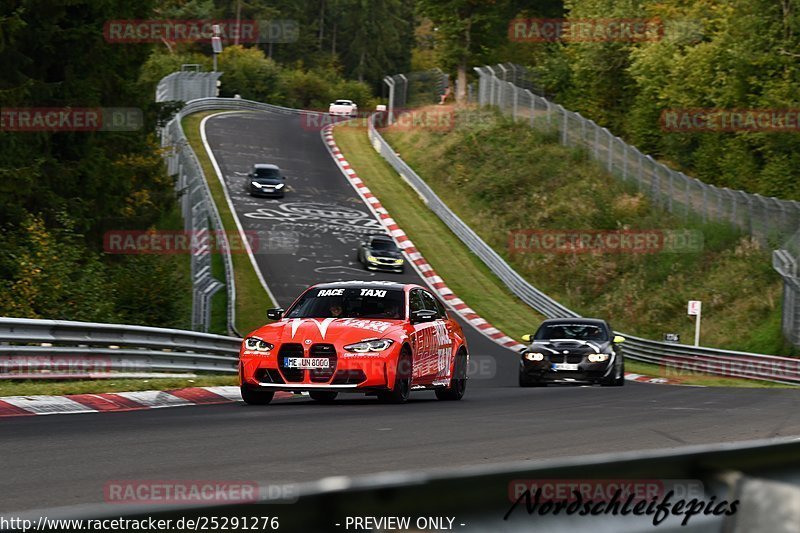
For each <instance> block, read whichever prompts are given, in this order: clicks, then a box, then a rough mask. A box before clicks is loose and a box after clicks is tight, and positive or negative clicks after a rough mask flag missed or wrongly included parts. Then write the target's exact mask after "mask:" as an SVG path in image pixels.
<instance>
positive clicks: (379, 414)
mask: <svg viewBox="0 0 800 533" xmlns="http://www.w3.org/2000/svg"><path fill="white" fill-rule="evenodd" d="M207 130H208V140H209V143H210V145H211V146H212V148H213V150H214V153H215V156H216V158H217V160H218V163H219V165H220V167H221V169H222V172H223V174H224V177H225V180H226V182H227V184H228V186H229V190H230V194H231V197H232V201H233V203H234V205H235V208H236V211H237V213H238V214H239V217H240V219H241V222H242V224H243V225H244V227H245V229H246V230H248V231H250V230H252V231H258V232H262V233H263V234H264V235H267V237H268V242H269V243H270V245H269V246H266V247H264V248H262V249H259V250H257V252H258V253H257V262H258V265H259V266H260V267H261V269H262V272H263V273H264V277H265V278H266V279H267V280H268V282H269V285H270V288H271V290H272V292H273V293H274V294H275V296H276V298H277V300H278V302H279V303H281V304H288V303H289V302H290V301H291V300H292V299H293V298H294V297H295V296H296V295H297V293H298V292H299V291H300V290H302V289H303V288H305V287H306V286H307V285H309V284H310V283H313V282H320V281H330V280H336V279H381V278H386V279H398V280H407V281H418V278H417V276H416V274H415V273H413V272H411V271H409V272H408V273H406V274H405V275H403V276H400V275H394V274H386V275H381V274H378V275H375V276H371V275H370V274H369V273H366V272H365V271H363V270H361V269H360V268H359V266H358V265H357V264H356V263H355V248H356V246H357V243H358V242H359V240H360V237H361V236H362V235H363V234H365V233H368V232H370V231H374V230H376V229H377V225H375V224H374V223H373V222H371V217H370V216H369V215H368V213H369V211H368V210H367V208H366V207H365V206H364V205H363V203H361V201H360V200H359V199H358V197H357V195H356V194H355V192H354V191H353V190H352V188H351V187H350V185H349V184H348V183H347V182H346V180H345V178H344V177H343V176H342V174H341V173H340V171H339V170H338V168H337V167H336V166H335V164H334V163H333V160H332V159H331V158H330V156H329V155H328V152H327V150H326V148H325V146H324V144H323V143H322V140H321V138H320V135H319V132H318V131H315V130H313V129H310V128H309V129H305V128H304V127H303V123H302V119H301V118H300V117H299V116H298V115H293V114H281V113H258V114H255V113H248V114H226V115H220V116H217V117H215V118H211V119H209V120H208V121H207ZM255 162H269V163H276V164H278V165H279V166H281V168H283V169H284V170H285V171H286V173H287V175H288V183H289V184H290V186H291V190H290V191H289V193H288V194H287V195H286V198H285V199H284V200H277V201H276V200H269V199H262V198H251V197H249V196H248V195H247V194H246V191H245V188H244V185H245V183H246V182H245V181H244V180H245V177H244V174H245V173H246V171H247V169H248V167H249V166H250V165H252V164H253V163H255ZM248 215H249V216H248ZM264 232H265V233H264ZM465 331H467V334H468V337H469V342H470V348H471V350H470V351H471V353H472V355H473V356H474V357H476V358H477V360H480V358H485V360H484V362H485V363H487V364H485V365H483V366H480V367H477V368H475V369H474V371H473V373H472V375H473V379H472V380H471V381H470V383H469V386H468V388H467V394H466V396H465V398H464V400H463V401H461V402H438V401H437V400H435V398H434V396H433V394H432V393H427V392H426V393H416V394H412V399H411V401H410V402H409V403H407V404H405V405H399V406H394V405H381V404H378V403H377V401H375V400H374V399H372V398H362V397H360V396H353V397H347V396H346V397H345V399H343V400H340V401H337V402H336V403H335V404H333V405H320V404H316V403H314V402H312V401H310V400H306V399H294V400H288V401H286V402H283V403H276V404H273V405H270V406H264V407H255V406H245V405H244V404H228V405H216V406H202V407H186V408H174V409H163V410H159V409H153V410H146V411H136V412H127V413H111V414H80V415H58V416H35V417H19V418H10V419H5V420H2V421H0V472H1V473H2V476H0V512H15V511H22V510H30V509H43V508H50V507H56V506H65V505H76V504H85V503H100V502H102V501H103V497H104V486H106V484H107V483H109V482H113V481H119V480H128V481H130V480H180V479H183V480H229V481H234V480H239V481H244V480H249V481H259V482H262V483H265V484H278V483H287V482H295V481H310V480H316V479H319V478H322V477H326V476H339V475H359V474H363V473H371V472H380V471H388V470H409V469H425V470H428V469H436V468H446V467H454V466H459V465H474V464H479V463H494V462H503V461H509V460H519V459H543V458H551V457H564V456H572V455H581V454H593V453H604V452H614V451H630V450H640V449H652V448H664V447H673V446H680V445H685V444H700V443H714V442H727V441H736V440H748V439H754V438H770V437H782V436H792V435H800V394H798V392H797V391H794V390H789V389H724V388H696V387H675V386H667V385H649V384H638V383H628V384H627V385H626V386H625V387H623V388H601V387H569V386H564V387H562V386H558V387H548V388H545V389H520V388H518V387H516V386H515V381H516V375H515V369H516V359H515V354H514V353H513V352H510V351H508V350H506V349H503V348H500V347H499V346H497V345H495V344H494V343H492V342H491V341H489V340H488V339H486V338H485V337H483V336H482V335H480V334H479V333H477V332H476V331H475V330H474V329H471V328H469V327H467V326H465Z"/></svg>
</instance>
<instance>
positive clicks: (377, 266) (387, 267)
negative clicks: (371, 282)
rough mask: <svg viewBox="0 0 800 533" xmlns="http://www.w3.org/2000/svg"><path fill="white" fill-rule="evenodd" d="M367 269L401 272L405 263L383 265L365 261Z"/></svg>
mask: <svg viewBox="0 0 800 533" xmlns="http://www.w3.org/2000/svg"><path fill="white" fill-rule="evenodd" d="M365 266H366V268H367V270H378V271H381V272H399V273H402V272H404V271H405V263H400V264H399V265H384V264H381V263H370V262H367V263H365Z"/></svg>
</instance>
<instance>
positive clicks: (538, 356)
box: [525, 352, 544, 361]
mask: <svg viewBox="0 0 800 533" xmlns="http://www.w3.org/2000/svg"><path fill="white" fill-rule="evenodd" d="M525 359H527V360H528V361H541V360H542V359H544V354H543V353H539V352H527V353H526V354H525Z"/></svg>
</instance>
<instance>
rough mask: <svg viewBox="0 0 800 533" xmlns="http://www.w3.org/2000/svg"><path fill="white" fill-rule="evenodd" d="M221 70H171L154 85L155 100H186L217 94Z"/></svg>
mask: <svg viewBox="0 0 800 533" xmlns="http://www.w3.org/2000/svg"><path fill="white" fill-rule="evenodd" d="M222 74H223V73H222V72H186V71H183V72H173V73H172V74H170V75H168V76H164V77H163V78H161V80H160V81H159V82H158V85H157V86H156V102H171V101H180V102H188V101H190V100H195V99H197V98H206V97H211V96H216V95H217V87H218V81H219V78H220V76H222Z"/></svg>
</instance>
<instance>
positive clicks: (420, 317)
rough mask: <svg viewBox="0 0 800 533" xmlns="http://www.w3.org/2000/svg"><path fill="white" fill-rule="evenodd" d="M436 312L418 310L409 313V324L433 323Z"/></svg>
mask: <svg viewBox="0 0 800 533" xmlns="http://www.w3.org/2000/svg"><path fill="white" fill-rule="evenodd" d="M436 314H437V313H436V311H431V310H430V309H420V310H418V311H414V312H412V313H411V323H412V324H417V323H419V322H433V321H434V320H436Z"/></svg>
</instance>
